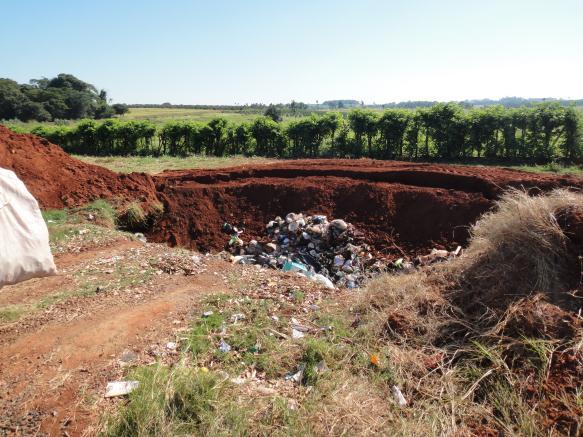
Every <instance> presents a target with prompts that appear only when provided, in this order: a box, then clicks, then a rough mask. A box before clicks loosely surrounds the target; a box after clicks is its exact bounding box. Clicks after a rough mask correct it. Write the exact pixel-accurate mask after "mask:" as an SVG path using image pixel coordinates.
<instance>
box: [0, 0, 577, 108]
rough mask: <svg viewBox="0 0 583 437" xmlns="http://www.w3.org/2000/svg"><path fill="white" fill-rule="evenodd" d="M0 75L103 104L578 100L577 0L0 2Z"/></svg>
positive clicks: (43, 0)
mask: <svg viewBox="0 0 583 437" xmlns="http://www.w3.org/2000/svg"><path fill="white" fill-rule="evenodd" d="M1 10H2V15H3V17H2V20H1V22H2V25H1V26H0V52H1V53H2V62H1V63H0V77H9V78H11V79H15V80H17V81H19V82H27V81H28V80H29V79H31V78H39V77H42V76H46V77H52V76H54V75H56V74H58V73H61V72H67V73H72V74H74V75H76V76H78V77H79V78H81V79H83V80H86V81H88V82H91V83H94V84H95V85H97V86H98V87H99V88H104V89H106V90H107V91H108V92H109V95H110V97H111V98H112V99H113V101H115V102H126V103H162V102H166V101H169V102H172V103H184V104H233V103H240V104H242V103H251V102H263V103H270V102H288V101H291V100H292V99H295V100H297V101H305V102H316V101H324V100H327V99H340V98H343V99H357V100H364V101H365V102H367V103H373V102H376V103H383V102H392V101H403V100H461V99H467V98H468V99H469V98H484V97H489V98H499V97H503V96H515V95H516V96H522V97H551V96H552V97H563V98H583V1H581V0H544V1H542V0H529V1H526V0H488V1H477V0H465V1H461V0H459V1H458V0H455V1H454V0H441V1H429V0H425V1H423V0H409V1H405V0H402V1H401V0H399V1H391V0H384V1H382V0H358V1H356V0H352V1H350V0H335V1H332V0H311V1H308V0H293V1H292V0H289V1H276V0H272V1H267V0H266V1H263V0H247V1H243V0H240V1H227V0H225V1H213V2H211V1H206V2H203V1H195V0H192V1H186V0H174V1H172V0H166V1H154V0H141V1H134V0H125V1H123V0H117V1H111V0H99V1H95V2H90V1H84V0H77V1H73V0H52V1H46V0H36V1H31V0H28V1H27V0H18V1H17V0H5V1H3V2H2V9H1Z"/></svg>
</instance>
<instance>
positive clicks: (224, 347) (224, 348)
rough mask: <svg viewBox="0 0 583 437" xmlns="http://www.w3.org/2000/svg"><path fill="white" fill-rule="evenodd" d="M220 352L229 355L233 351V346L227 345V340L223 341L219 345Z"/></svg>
mask: <svg viewBox="0 0 583 437" xmlns="http://www.w3.org/2000/svg"><path fill="white" fill-rule="evenodd" d="M219 350H220V351H221V352H223V353H227V352H230V351H231V345H230V344H229V343H227V342H226V341H225V340H221V343H220V344H219Z"/></svg>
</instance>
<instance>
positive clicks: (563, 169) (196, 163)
mask: <svg viewBox="0 0 583 437" xmlns="http://www.w3.org/2000/svg"><path fill="white" fill-rule="evenodd" d="M75 158H77V159H80V160H81V161H84V162H88V163H90V164H95V165H100V166H102V167H105V168H108V169H110V170H112V171H115V172H118V173H131V172H144V173H149V174H156V173H160V172H162V171H164V170H186V169H200V168H221V167H232V166H236V165H251V164H252V165H255V164H269V163H272V162H278V161H279V162H281V160H277V159H269V158H262V157H248V156H240V155H238V156H229V157H221V158H219V157H213V156H188V157H185V158H183V157H175V156H161V157H158V158H156V157H152V156H82V155H75ZM462 165H471V164H462ZM480 166H482V165H481V164H480ZM500 167H503V168H509V169H513V170H522V171H528V172H534V173H555V174H565V175H574V176H582V175H583V167H580V166H575V165H572V166H560V165H558V164H545V165H530V166H529V165H514V166H508V165H500Z"/></svg>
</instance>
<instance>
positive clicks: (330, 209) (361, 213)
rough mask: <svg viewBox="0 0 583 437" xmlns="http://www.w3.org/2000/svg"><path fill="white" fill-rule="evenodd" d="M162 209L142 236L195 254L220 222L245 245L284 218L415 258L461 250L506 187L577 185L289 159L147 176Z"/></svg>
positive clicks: (519, 175)
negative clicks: (340, 227) (349, 227)
mask: <svg viewBox="0 0 583 437" xmlns="http://www.w3.org/2000/svg"><path fill="white" fill-rule="evenodd" d="M154 179H155V181H156V189H157V191H158V195H159V198H160V199H161V200H162V201H163V203H164V206H165V214H164V216H163V218H162V219H161V220H160V221H158V222H157V223H156V225H155V226H154V228H153V229H152V230H151V231H150V233H149V235H150V238H152V239H154V240H155V241H165V242H169V243H170V244H172V245H179V246H185V247H190V248H193V249H198V250H201V251H216V250H221V249H223V247H224V245H225V243H226V241H227V240H228V238H227V237H226V236H225V234H223V233H222V232H221V226H222V224H223V223H224V222H229V223H232V224H235V225H238V224H240V223H242V224H244V226H245V233H244V234H243V238H244V239H246V240H247V241H248V240H250V239H252V238H254V239H259V240H260V239H262V238H263V237H265V224H266V223H267V222H268V221H269V220H272V219H273V218H274V217H276V216H282V217H283V216H285V215H286V214H287V213H289V212H302V213H307V214H324V215H327V216H328V217H330V218H342V219H344V220H346V221H348V222H351V223H352V224H353V225H354V226H355V227H356V228H357V229H358V230H359V231H360V232H361V233H362V234H363V235H364V239H365V241H366V242H367V243H368V244H370V245H371V246H372V247H373V249H374V250H375V251H376V252H378V253H379V254H384V255H395V256H402V255H407V256H414V255H417V254H420V253H426V252H427V251H428V250H429V249H431V248H433V247H439V248H455V246H456V245H458V244H461V245H464V244H465V243H466V241H467V238H468V236H469V235H468V230H469V226H470V225H471V224H473V223H474V222H475V221H476V219H477V218H478V217H479V216H480V215H481V214H483V213H484V212H486V211H487V210H489V209H490V208H491V207H492V205H493V203H494V201H495V199H496V198H497V197H498V195H499V194H500V193H501V192H502V190H503V189H504V188H506V187H510V186H513V187H524V188H530V189H532V188H536V189H540V190H548V189H551V188H555V187H558V186H574V185H578V184H579V185H580V184H581V181H576V180H574V179H573V178H565V177H562V178H557V177H549V176H541V175H534V174H529V173H524V172H517V171H512V170H502V169H486V168H471V167H462V166H450V165H429V164H411V163H397V162H384V161H380V162H379V161H371V160H358V161H355V160H308V161H288V162H282V163H278V164H271V165H263V166H256V167H237V168H230V169H222V170H197V171H174V172H165V173H162V174H160V175H157V176H155V177H154Z"/></svg>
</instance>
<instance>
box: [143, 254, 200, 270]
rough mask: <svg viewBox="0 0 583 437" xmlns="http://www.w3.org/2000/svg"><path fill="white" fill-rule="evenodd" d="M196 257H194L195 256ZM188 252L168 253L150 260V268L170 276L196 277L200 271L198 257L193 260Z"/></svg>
mask: <svg viewBox="0 0 583 437" xmlns="http://www.w3.org/2000/svg"><path fill="white" fill-rule="evenodd" d="M195 256H196V255H195ZM195 256H191V255H190V254H189V253H188V252H186V251H184V252H178V253H176V252H168V253H164V254H162V255H161V256H159V257H158V258H157V259H154V260H150V266H152V267H153V268H155V269H158V270H159V271H161V272H162V273H167V274H170V275H173V274H177V273H182V274H184V275H185V276H190V275H196V274H198V273H199V272H200V271H201V263H200V257H197V258H195Z"/></svg>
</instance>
